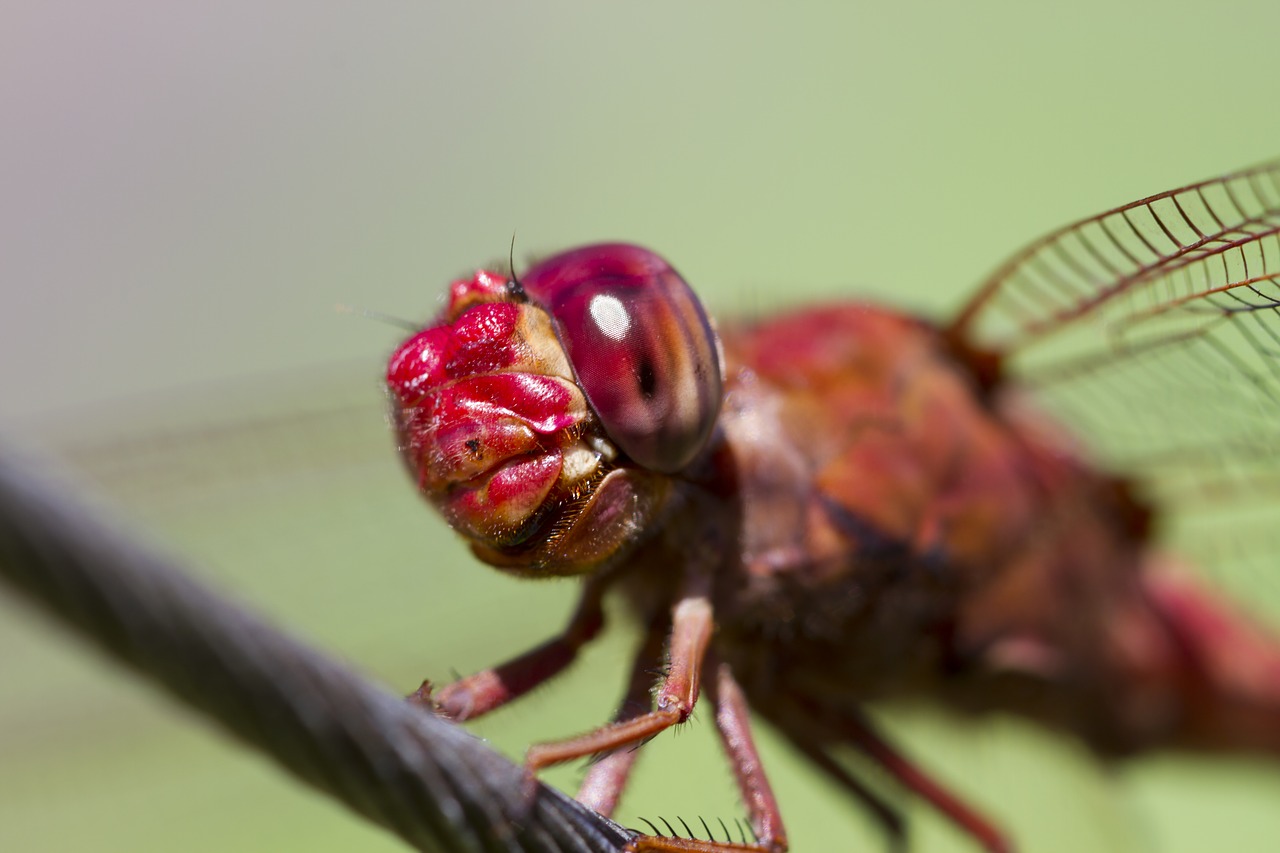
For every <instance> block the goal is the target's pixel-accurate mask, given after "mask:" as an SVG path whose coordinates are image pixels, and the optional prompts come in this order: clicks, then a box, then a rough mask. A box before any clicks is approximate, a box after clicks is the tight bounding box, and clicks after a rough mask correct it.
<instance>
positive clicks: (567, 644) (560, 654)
mask: <svg viewBox="0 0 1280 853" xmlns="http://www.w3.org/2000/svg"><path fill="white" fill-rule="evenodd" d="M603 593H604V589H603V587H602V585H600V584H591V583H588V585H587V587H586V588H585V589H584V590H583V593H582V598H581V599H580V600H579V602H578V607H577V609H576V610H575V611H574V613H573V616H572V617H571V618H570V619H569V624H568V625H567V626H566V627H565V629H564V631H562V632H561V633H560V634H559V635H557V636H555V637H553V638H551V639H550V640H548V641H547V642H545V643H543V644H542V645H540V646H536V647H534V648H532V649H530V650H529V651H527V652H525V653H524V654H522V655H520V656H519V657H515V658H512V659H511V660H509V661H507V662H505V663H503V664H501V665H499V666H496V667H493V668H492V669H486V670H482V671H480V672H477V673H475V674H474V675H469V676H467V677H466V678H461V679H458V680H457V681H455V682H453V683H452V684H449V685H447V686H446V687H445V688H444V689H443V690H441V691H440V692H439V693H438V694H436V695H434V696H433V695H432V685H431V682H430V681H424V682H423V683H422V686H421V687H420V688H418V690H417V691H416V692H415V693H412V694H410V696H409V701H411V702H414V703H416V704H419V705H424V706H426V707H429V708H431V709H432V710H433V711H435V712H436V713H438V714H441V715H442V716H445V717H448V718H449V719H452V720H457V721H459V722H461V721H463V720H473V719H475V718H476V717H479V716H481V715H483V714H487V713H489V712H490V711H493V710H495V709H497V708H501V707H502V706H503V705H505V704H507V703H508V702H510V701H511V700H513V699H518V698H519V697H521V696H523V695H524V694H526V693H528V692H529V691H530V690H532V689H533V688H535V687H537V686H538V685H539V684H542V683H543V682H545V681H547V680H548V679H551V678H554V677H555V676H557V675H559V674H560V673H561V672H563V671H564V670H565V668H566V667H568V666H569V664H571V663H573V660H574V658H576V657H577V656H578V650H579V649H581V648H582V647H583V646H585V645H586V644H587V643H589V642H590V641H591V640H592V639H593V638H594V637H595V636H596V635H597V634H599V633H600V629H601V628H603V627H604V610H603V607H602V606H601V598H602V596H603Z"/></svg>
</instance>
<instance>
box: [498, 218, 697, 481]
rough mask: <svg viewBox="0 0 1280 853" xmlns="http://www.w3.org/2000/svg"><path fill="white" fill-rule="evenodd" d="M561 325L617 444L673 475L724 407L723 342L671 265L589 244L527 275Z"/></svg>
mask: <svg viewBox="0 0 1280 853" xmlns="http://www.w3.org/2000/svg"><path fill="white" fill-rule="evenodd" d="M521 283H522V284H523V285H524V288H525V290H526V292H527V293H528V294H529V296H530V297H532V298H533V299H534V300H535V301H536V302H538V303H540V304H541V305H543V306H544V307H545V308H546V309H547V310H548V311H549V312H551V314H552V316H554V317H555V319H556V321H557V324H558V327H559V328H558V332H559V335H560V338H561V343H563V345H564V348H565V351H566V352H567V354H568V356H569V361H570V363H571V364H572V365H573V369H574V372H575V373H576V374H577V378H578V382H579V384H580V386H581V387H582V390H583V392H584V393H585V394H586V396H587V399H588V401H590V403H591V407H592V408H593V409H594V410H595V412H596V414H597V415H598V416H599V418H600V421H601V423H602V424H603V426H604V429H605V432H606V433H608V435H609V438H611V439H612V440H613V441H614V443H615V444H617V446H618V448H619V449H620V450H621V451H622V452H623V453H625V454H626V455H627V456H629V457H630V458H631V459H632V460H633V461H634V462H636V463H637V464H639V465H642V466H644V467H646V468H649V469H651V470H654V471H659V472H662V473H674V472H676V471H678V470H680V469H681V468H683V467H684V466H685V465H687V464H689V462H690V461H691V460H692V459H693V458H694V456H696V455H697V453H698V451H700V450H701V449H702V448H703V446H704V445H705V444H706V442H707V438H708V437H709V436H710V435H711V430H712V428H713V427H714V426H715V421H716V417H717V415H718V414H719V412H720V397H721V390H722V377H721V365H720V354H719V343H718V341H717V339H716V333H715V330H714V329H712V327H711V323H710V321H709V320H708V319H707V315H706V312H705V311H703V310H702V304H701V303H700V302H699V301H698V297H697V296H695V295H694V293H693V291H692V290H691V289H690V288H689V285H688V284H686V283H685V281H684V279H682V278H681V277H680V274H679V273H677V272H676V271H675V270H674V269H672V268H671V265H670V264H668V263H667V262H666V261H665V260H663V259H662V258H661V257H659V256H658V255H656V254H654V253H653V252H650V251H649V250H647V249H642V248H640V247H639V246H631V245H627V244H624V243H609V244H602V245H598V246H586V247H583V248H580V249H574V250H572V251H569V252H565V253H564V254H561V255H556V256H555V257H552V258H548V259H547V260H545V261H543V262H542V263H540V264H538V265H537V266H535V267H534V268H533V269H531V270H529V271H528V272H526V273H525V274H524V276H523V277H522V278H521Z"/></svg>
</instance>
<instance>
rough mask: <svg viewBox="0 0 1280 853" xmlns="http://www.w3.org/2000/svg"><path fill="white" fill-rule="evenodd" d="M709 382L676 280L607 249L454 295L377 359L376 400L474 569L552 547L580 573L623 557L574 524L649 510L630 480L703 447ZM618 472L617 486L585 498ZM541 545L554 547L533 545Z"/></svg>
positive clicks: (605, 539) (485, 281)
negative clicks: (482, 562) (381, 381)
mask: <svg viewBox="0 0 1280 853" xmlns="http://www.w3.org/2000/svg"><path fill="white" fill-rule="evenodd" d="M721 371H722V367H721V361H720V351H719V342H718V340H717V338H716V336H715V332H714V330H713V329H712V327H711V324H710V321H709V320H708V319H707V316H706V314H705V312H703V310H702V306H701V305H700V304H699V303H698V300H697V297H695V296H694V295H693V292H692V291H691V290H690V289H689V286H688V285H687V284H685V282H684V280H683V279H681V278H680V276H679V275H678V274H677V273H676V272H675V270H673V269H672V268H671V266H670V265H669V264H667V263H666V261H664V260H662V259H661V258H660V257H658V256H657V255H655V254H653V253H652V252H649V251H647V250H645V249H641V248H638V247H636V246H629V245H621V244H613V245H601V246H589V247H586V248H583V249H577V250H574V251H571V252H566V253H564V254H561V255H557V256H555V257H553V258H550V259H548V260H546V261H543V262H542V263H540V264H538V265H537V266H535V267H534V268H533V269H532V270H530V271H529V273H528V274H527V275H526V277H525V280H523V281H521V282H520V285H516V284H515V283H514V282H511V281H508V280H507V279H506V278H504V277H501V276H498V275H495V274H493V273H489V272H485V271H480V272H478V273H476V275H475V276H474V277H472V278H470V279H465V280H461V281H457V282H454V283H453V285H452V286H451V287H450V291H449V300H448V304H447V305H446V306H445V309H444V311H443V312H441V316H440V317H439V318H438V321H437V324H436V325H433V326H431V327H430V328H427V329H424V330H423V331H421V332H419V333H417V334H416V335H414V336H413V337H411V338H410V339H409V340H407V341H405V342H404V343H403V344H402V345H401V346H400V347H399V348H398V349H397V350H396V351H395V353H393V354H392V356H391V360H390V363H389V364H388V368H387V387H388V390H389V392H390V395H391V400H392V411H393V416H394V419H395V422H396V426H397V429H398V433H399V439H400V447H401V452H402V454H403V456H404V458H405V462H406V464H407V465H408V466H409V468H410V470H411V471H412V472H413V474H414V476H415V478H416V480H417V482H418V485H419V488H420V489H421V490H422V492H423V493H424V494H425V495H426V496H427V497H428V498H429V499H430V500H431V501H432V502H433V503H435V504H436V506H437V507H438V508H439V509H440V510H441V512H442V513H443V514H444V515H445V517H446V519H447V520H448V521H449V523H450V524H451V525H452V526H453V527H454V528H455V529H456V530H458V531H459V532H460V533H462V534H464V535H465V536H467V537H468V538H469V539H471V541H472V543H473V545H474V546H476V547H477V549H478V550H479V552H481V553H482V554H484V555H488V556H486V559H489V558H491V557H492V558H494V559H495V560H496V559H497V558H496V557H495V554H497V553H499V552H501V553H502V554H503V559H504V560H505V559H506V558H507V557H510V554H511V553H512V552H518V553H525V552H533V553H534V556H531V557H530V558H529V560H530V561H531V562H535V563H536V562H538V561H540V560H543V561H545V560H546V559H549V558H547V556H546V553H547V552H549V551H550V550H554V549H559V551H558V552H559V553H562V554H573V555H574V556H573V557H572V559H573V560H578V561H581V562H583V565H584V567H585V565H586V564H593V565H594V564H595V563H598V562H599V561H600V560H601V559H604V558H606V557H608V556H609V555H610V554H612V553H613V552H614V551H615V550H617V549H618V548H620V547H621V546H622V544H623V543H622V540H621V539H620V538H619V537H616V536H608V535H602V533H601V532H600V531H599V530H594V531H588V530H586V527H588V526H598V525H599V524H600V523H616V522H614V521H610V520H611V519H614V518H615V517H616V516H619V515H621V516H625V517H626V518H625V519H624V521H634V519H630V516H631V515H632V514H635V513H638V512H641V511H642V508H643V511H644V512H650V511H652V509H653V507H654V506H655V505H656V504H655V501H656V500H657V498H656V497H654V498H653V499H645V500H640V499H638V498H639V496H638V495H637V490H638V489H641V488H643V489H646V490H653V489H655V488H656V487H655V486H654V482H655V480H654V478H653V477H651V476H644V477H641V476H639V474H640V473H641V472H640V471H639V470H637V469H647V470H649V471H653V472H657V473H659V474H670V473H675V472H677V471H679V470H680V469H681V468H683V467H685V466H686V465H688V464H689V462H690V461H692V460H693V459H694V458H695V457H696V456H697V454H698V452H699V451H701V450H702V449H703V447H704V446H705V445H706V443H707V440H708V438H709V436H710V434H711V431H712V429H713V427H714V425H715V420H716V417H717V415H718V413H719V409H720V396H721V389H722V377H721ZM619 466H621V467H622V468H623V469H625V470H626V471H630V472H631V473H630V474H627V475H626V476H623V477H621V479H617V478H615V479H614V481H613V482H612V485H611V486H610V487H609V488H607V489H603V490H600V489H599V488H598V487H599V486H600V485H601V483H602V482H603V481H604V478H606V477H607V476H608V475H609V473H610V472H611V471H612V472H614V473H615V474H616V473H619ZM641 482H643V483H644V484H645V485H643V486H640V485H639V484H640V483H641ZM659 491H660V492H661V493H662V494H664V495H665V489H660V490H659ZM597 493H598V494H597ZM655 494H656V493H655ZM593 497H594V498H598V499H593ZM575 525H581V526H582V529H581V530H578V531H576V533H575V531H574V526H575ZM623 526H624V527H626V524H624V525H623ZM552 537H559V538H561V539H564V540H566V541H564V542H559V543H552V542H549V541H546V542H539V539H540V538H542V539H550V538H552ZM589 543H598V544H596V545H591V544H589ZM539 549H541V550H539ZM565 559H569V558H568V557H565ZM562 570H570V571H572V570H576V569H574V568H573V567H572V566H568V567H562Z"/></svg>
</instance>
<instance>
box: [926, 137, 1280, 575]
mask: <svg viewBox="0 0 1280 853" xmlns="http://www.w3.org/2000/svg"><path fill="white" fill-rule="evenodd" d="M951 333H952V334H953V335H954V336H956V338H957V339H958V340H961V341H964V342H965V343H966V344H967V345H969V346H972V347H975V348H979V349H983V350H989V351H996V352H999V353H1002V354H1003V357H1004V359H1005V363H1006V365H1007V367H1008V370H1009V372H1010V374H1011V375H1012V376H1013V377H1015V378H1016V380H1017V382H1018V384H1019V385H1020V386H1022V387H1025V388H1026V389H1028V390H1029V391H1030V392H1031V393H1032V394H1033V395H1035V397H1036V398H1037V402H1038V404H1039V405H1041V406H1042V407H1044V408H1047V409H1049V410H1050V411H1052V412H1053V413H1054V414H1055V415H1057V416H1058V417H1059V418H1062V419H1063V420H1065V421H1066V422H1067V423H1068V424H1070V425H1071V426H1073V427H1075V430H1076V432H1077V433H1078V434H1079V435H1080V436H1081V437H1082V438H1083V439H1084V440H1085V441H1086V443H1087V444H1088V445H1089V446H1090V447H1091V449H1092V450H1093V452H1094V453H1096V454H1097V455H1098V457H1099V458H1100V461H1102V462H1103V463H1105V464H1107V465H1110V466H1112V467H1114V468H1116V469H1117V470H1119V471H1120V472H1121V473H1125V474H1128V475H1129V476H1133V477H1135V478H1137V479H1138V480H1139V481H1140V482H1141V483H1143V484H1144V485H1145V486H1146V488H1147V489H1148V491H1149V492H1150V493H1151V494H1152V496H1153V497H1154V498H1155V499H1156V500H1157V501H1158V502H1159V503H1160V505H1161V506H1162V507H1163V508H1166V510H1167V512H1168V514H1169V515H1171V516H1172V517H1174V519H1175V522H1176V523H1175V530H1183V531H1189V530H1194V531H1195V533H1194V536H1190V534H1186V535H1184V537H1183V538H1186V537H1188V536H1190V538H1192V539H1194V541H1184V542H1180V543H1179V546H1180V547H1187V548H1188V550H1191V551H1193V552H1196V554H1197V556H1199V555H1201V554H1206V553H1209V552H1210V551H1212V552H1213V553H1214V554H1215V555H1217V556H1214V557H1212V559H1218V558H1220V553H1219V552H1221V550H1222V548H1221V547H1220V544H1221V541H1222V540H1224V539H1225V538H1230V537H1231V536H1232V534H1231V533H1230V531H1231V530H1234V529H1239V528H1240V526H1241V525H1242V524H1255V523H1257V519H1258V518H1259V517H1261V518H1262V519H1263V523H1262V524H1261V525H1260V526H1261V527H1267V526H1268V525H1270V526H1272V527H1274V523H1273V520H1274V519H1275V517H1276V510H1277V509H1280V161H1278V162H1274V163H1269V164H1266V165H1263V166H1259V167H1256V168H1253V169H1248V170H1245V171H1241V172H1237V173H1235V174H1231V175H1227V176H1225V177H1221V178H1217V179H1214V180H1209V181H1203V182H1201V183H1198V184H1192V185H1190V186H1187V187H1182V188H1181V189H1176V190H1171V191H1169V192H1165V193H1161V194H1159V195H1155V196H1151V197H1150V198H1145V199H1142V200H1140V201H1137V202H1133V203H1132V204H1128V205H1125V206H1123V207H1118V208H1115V209H1113V210H1110V211H1107V212H1106V213H1102V214H1100V215H1098V216H1094V217H1091V218H1089V219H1085V220H1082V221H1080V222H1077V223H1074V224H1072V225H1069V226H1067V227H1065V228H1063V229H1061V230H1059V231H1056V232H1054V233H1052V234H1049V235H1047V236H1046V237H1044V238H1042V239H1040V240H1039V241H1037V242H1035V243H1033V244H1031V245H1030V246H1028V247H1027V248H1026V249H1024V250H1023V251H1022V252H1020V253H1018V254H1017V255H1015V256H1014V257H1013V258H1011V259H1010V260H1009V261H1008V262H1007V263H1006V264H1005V265H1004V266H1002V267H1001V268H1000V269H999V270H997V272H996V273H995V274H994V275H993V276H992V277H991V278H990V279H989V280H988V281H987V282H986V284H985V285H984V286H983V287H982V288H981V289H980V291H979V292H978V295H977V296H976V297H975V298H974V299H973V301H972V302H970V303H969V305H968V306H967V307H966V308H965V309H964V310H963V311H962V312H961V314H960V315H959V317H958V318H957V319H956V321H955V322H954V323H953V324H952V326H951ZM1228 504H1229V505H1230V507H1231V509H1230V510H1229V511H1224V507H1227V506H1228ZM1193 517H1194V518H1193ZM1207 517H1212V521H1213V523H1212V524H1206V518H1207ZM1192 518H1193V521H1192V523H1187V521H1188V519H1192ZM1222 522H1226V523H1225V524H1224V523H1222ZM1207 531H1219V532H1214V533H1209V532H1207ZM1215 538H1217V539H1218V540H1219V542H1218V543H1216V544H1215V543H1214V541H1213V540H1214V539H1215ZM1253 538H1256V537H1253ZM1236 539H1237V541H1238V539H1239V537H1236ZM1272 544H1274V542H1273V543H1272Z"/></svg>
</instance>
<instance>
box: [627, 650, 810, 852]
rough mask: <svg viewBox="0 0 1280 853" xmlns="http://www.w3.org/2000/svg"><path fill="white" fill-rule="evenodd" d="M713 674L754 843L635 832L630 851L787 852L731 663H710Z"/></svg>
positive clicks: (711, 688)
mask: <svg viewBox="0 0 1280 853" xmlns="http://www.w3.org/2000/svg"><path fill="white" fill-rule="evenodd" d="M709 663H710V666H709V669H710V670H711V672H712V674H713V677H712V678H711V679H710V680H709V682H708V685H707V692H708V694H709V698H710V700H711V702H712V703H713V704H714V705H715V709H716V728H717V729H718V730H719V732H720V741H721V743H722V744H723V746H724V751H725V754H726V755H728V757H729V763H730V764H732V765H733V775H734V778H735V779H736V780H737V782H738V790H739V792H740V793H741V795H742V801H743V803H744V804H745V805H746V807H747V813H748V820H749V822H750V826H751V832H752V834H753V835H754V836H755V841H754V842H749V841H746V840H745V839H744V840H743V841H742V842H741V843H735V842H734V841H732V840H731V839H729V838H726V839H725V840H724V841H716V840H714V839H711V838H706V839H702V838H678V837H676V838H673V837H669V836H661V835H639V836H636V837H635V838H633V839H631V842H630V843H629V844H628V845H627V850H628V851H631V853H729V851H753V853H786V850H787V834H786V831H785V830H784V829H783V828H782V815H781V813H780V811H779V810H778V801H777V799H776V798H775V797H774V796H773V789H772V788H771V787H770V786H769V780H768V779H767V778H766V777H765V774H764V768H763V767H762V766H761V763H760V753H759V752H757V751H756V744H755V740H754V739H753V738H752V737H751V720H750V713H749V712H748V710H747V700H746V697H745V696H743V694H742V688H741V687H739V686H738V682H737V681H736V680H735V679H734V677H733V672H732V671H731V670H730V669H729V666H728V665H727V664H724V663H720V662H717V661H710V662H709Z"/></svg>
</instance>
